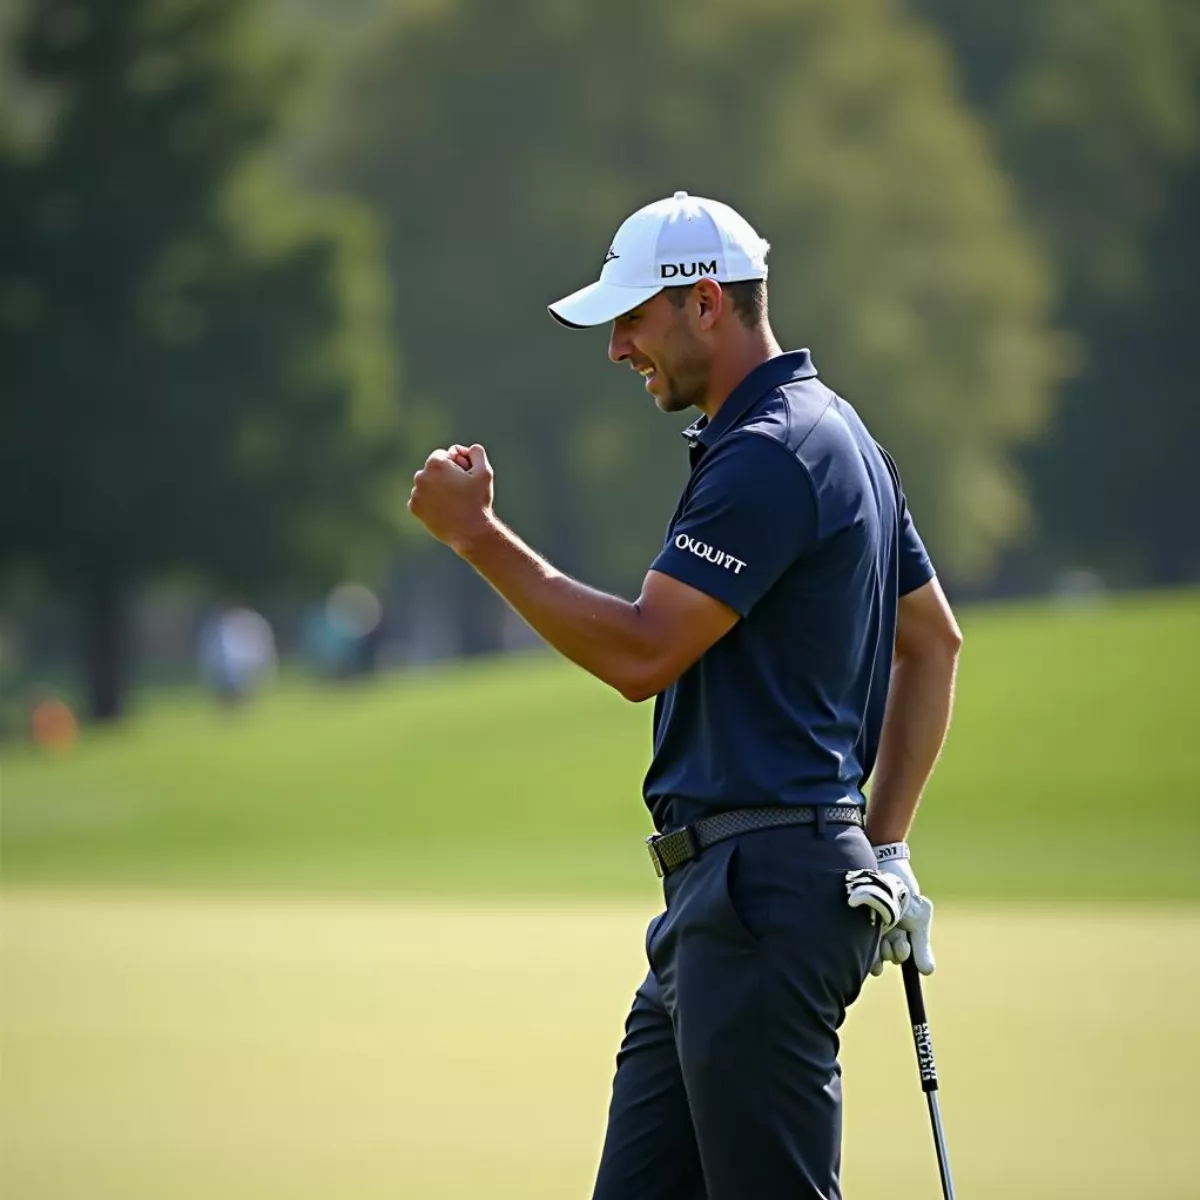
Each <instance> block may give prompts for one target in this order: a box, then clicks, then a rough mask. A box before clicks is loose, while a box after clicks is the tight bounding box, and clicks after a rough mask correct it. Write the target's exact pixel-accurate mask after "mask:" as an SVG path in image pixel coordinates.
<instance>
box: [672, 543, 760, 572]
mask: <svg viewBox="0 0 1200 1200" xmlns="http://www.w3.org/2000/svg"><path fill="white" fill-rule="evenodd" d="M675 545H676V547H677V548H678V549H680V550H687V551H689V552H690V553H691V554H694V555H695V556H696V557H697V558H703V559H704V560H705V561H706V562H710V563H716V565H717V566H718V567H724V568H725V570H726V571H732V572H733V573H734V574H735V575H740V574H741V573H742V568H743V567H744V566H745V565H746V564H745V563H744V562H743V561H742V560H741V559H740V558H734V557H733V555H732V554H726V553H725V551H724V550H718V549H717V548H716V546H710V545H709V544H708V543H707V542H698V541H697V540H696V539H695V538H694V537H688V535H687V534H686V533H681V534H679V535H678V536H677V537H676V538H675Z"/></svg>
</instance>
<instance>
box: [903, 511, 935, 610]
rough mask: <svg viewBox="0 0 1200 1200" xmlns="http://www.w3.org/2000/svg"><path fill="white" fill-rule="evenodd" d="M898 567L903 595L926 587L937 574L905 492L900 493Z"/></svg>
mask: <svg viewBox="0 0 1200 1200" xmlns="http://www.w3.org/2000/svg"><path fill="white" fill-rule="evenodd" d="M897 568H898V569H897V582H898V584H899V586H898V588H897V591H898V592H899V593H900V595H901V596H907V595H908V593H909V592H915V591H916V590H917V588H919V587H924V586H925V584H927V583H928V582H929V581H930V580H931V579H932V578H933V576H934V574H935V572H934V569H933V563H932V562H931V561H930V558H929V552H928V551H927V550H926V549H925V543H924V542H922V541H921V535H920V534H919V533H918V532H917V527H916V525H914V524H913V519H912V514H911V513H910V512H909V511H908V503H907V502H906V501H905V499H904V493H903V492H901V493H900V561H899V563H898V564H897Z"/></svg>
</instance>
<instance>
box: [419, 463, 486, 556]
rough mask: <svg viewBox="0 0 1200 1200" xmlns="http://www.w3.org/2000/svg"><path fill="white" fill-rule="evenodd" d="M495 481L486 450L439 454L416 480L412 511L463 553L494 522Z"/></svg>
mask: <svg viewBox="0 0 1200 1200" xmlns="http://www.w3.org/2000/svg"><path fill="white" fill-rule="evenodd" d="M492 479H493V476H492V465H491V463H489V462H488V457H487V453H486V451H485V450H484V448H483V447H482V446H478V445H476V446H469V447H468V446H451V447H450V448H449V449H448V450H435V451H434V452H433V453H432V454H431V455H430V456H429V457H428V458H427V459H426V460H425V465H424V466H423V467H422V468H421V469H420V470H419V471H418V472H417V473H416V475H414V476H413V489H412V493H411V495H410V496H409V498H408V511H409V512H410V513H412V515H413V516H414V517H416V518H417V520H418V521H420V522H421V523H422V524H423V525H424V526H425V528H426V529H428V530H429V532H430V533H431V534H433V536H434V537H435V538H437V539H438V541H440V542H445V543H446V545H448V546H450V547H451V549H454V550H459V549H460V548H461V547H463V546H465V545H467V544H468V543H469V542H470V541H471V539H472V538H474V537H476V536H477V535H478V534H480V533H481V532H483V531H484V530H485V529H486V528H487V527H488V525H489V523H490V521H491V519H492Z"/></svg>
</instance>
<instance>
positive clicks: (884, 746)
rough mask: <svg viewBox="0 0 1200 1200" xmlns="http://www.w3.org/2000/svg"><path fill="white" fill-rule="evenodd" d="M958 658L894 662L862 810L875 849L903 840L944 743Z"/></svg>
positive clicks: (948, 654) (951, 655) (940, 656)
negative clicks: (873, 768)
mask: <svg viewBox="0 0 1200 1200" xmlns="http://www.w3.org/2000/svg"><path fill="white" fill-rule="evenodd" d="M957 663H958V658H957V653H956V652H954V651H953V650H947V651H945V652H944V653H939V654H930V655H925V656H921V657H911V658H898V659H897V660H896V663H895V665H894V666H893V668H892V679H891V688H890V690H889V692H888V702H887V709H886V711H885V713H884V720H883V734H882V736H881V738H880V742H879V753H878V755H877V757H876V763H875V773H874V780H873V782H872V784H871V797H870V802H869V804H868V805H867V836H868V837H869V838H870V839H871V842H872V843H873V844H874V845H877V846H878V845H882V844H883V843H885V842H899V841H903V840H904V839H905V838H906V837H907V836H908V831H909V829H910V828H911V826H912V822H913V817H914V816H915V815H916V811H917V805H918V803H919V802H920V799H921V792H922V791H923V790H924V788H925V785H926V783H927V782H928V781H929V777H930V775H932V774H933V768H934V765H935V764H936V762H937V759H938V755H939V754H940V753H941V749H942V744H943V743H944V742H945V740H946V731H947V730H948V729H949V727H950V713H951V709H952V707H953V696H954V676H955V671H956V668H957Z"/></svg>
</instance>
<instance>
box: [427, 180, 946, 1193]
mask: <svg viewBox="0 0 1200 1200" xmlns="http://www.w3.org/2000/svg"><path fill="white" fill-rule="evenodd" d="M767 249H768V246H767V243H766V242H765V241H763V239H762V238H760V237H759V236H758V235H757V234H756V233H755V231H754V230H753V229H752V228H751V226H750V225H749V224H748V223H747V222H746V221H745V220H744V219H743V218H742V217H741V216H739V215H738V214H737V213H736V212H734V211H733V209H731V208H729V207H728V206H726V205H724V204H720V203H717V202H716V201H713V200H705V199H700V198H697V197H692V196H689V195H688V194H687V193H686V192H676V193H675V195H674V196H673V197H672V198H671V199H668V200H660V201H658V202H656V203H653V204H650V205H648V206H647V207H645V208H643V209H640V210H639V211H638V212H636V213H634V214H633V215H632V216H631V217H629V218H628V220H626V221H625V223H624V224H623V225H622V226H621V227H620V229H619V230H618V231H617V234H616V236H615V238H614V240H613V243H612V246H611V247H610V249H609V250H608V253H607V256H606V257H605V259H604V265H603V268H602V270H601V272H600V278H599V281H598V282H596V283H593V284H591V285H590V286H587V287H584V288H582V289H581V290H579V291H577V292H574V293H572V294H571V295H569V296H567V297H566V298H565V299H563V300H560V301H558V302H557V303H555V304H552V305H550V312H551V313H552V314H553V316H554V317H556V318H557V319H558V320H559V321H560V322H562V323H563V324H564V325H568V326H571V327H582V326H592V325H601V324H610V325H611V333H610V337H609V346H608V354H609V358H610V359H612V361H613V362H615V363H622V362H624V363H628V364H629V366H630V367H631V368H632V369H633V370H634V371H635V372H637V373H638V374H639V375H640V376H642V378H643V380H644V383H645V388H646V390H647V391H648V392H649V393H650V395H651V396H652V397H653V398H654V401H655V403H656V404H657V405H658V407H659V408H660V409H662V411H663V412H668V413H675V412H682V411H684V410H687V409H690V408H696V409H698V410H699V413H700V415H699V419H698V420H696V422H695V423H694V424H693V425H691V426H690V428H688V429H687V430H685V432H684V437H685V439H686V442H687V452H688V456H689V459H690V463H691V473H690V477H689V478H688V481H687V485H686V486H685V488H684V490H683V495H682V496H681V497H680V500H679V504H678V507H677V508H676V510H675V513H674V515H673V516H672V517H671V520H670V524H669V525H668V527H667V532H666V537H665V539H664V541H663V545H662V549H661V550H660V551H659V553H658V556H657V557H656V558H655V559H654V561H653V563H652V564H651V566H650V570H649V573H648V574H647V575H646V579H645V582H644V584H643V585H642V592H641V595H640V596H639V597H638V598H637V600H636V601H635V602H633V603H630V602H629V601H626V600H623V599H619V598H618V597H616V596H610V595H606V594H604V593H602V592H599V591H595V590H593V589H592V588H589V587H587V586H586V585H584V584H582V583H579V582H577V581H576V580H574V579H571V578H568V577H567V576H565V575H563V574H561V573H560V572H559V571H557V570H555V568H554V567H553V566H552V565H551V564H550V563H548V562H546V561H545V559H543V558H541V557H539V556H538V555H537V554H536V553H535V552H534V551H533V550H532V549H530V548H529V547H528V546H527V545H525V543H524V542H522V541H521V540H520V539H519V538H518V537H517V536H516V534H515V533H513V532H512V531H511V530H509V529H508V528H507V527H506V526H505V525H503V524H502V523H501V521H500V520H499V518H498V517H497V516H496V514H495V512H494V511H493V508H492V494H493V477H492V469H491V466H490V465H489V463H488V458H487V455H486V453H485V452H484V448H483V447H482V446H479V445H473V446H469V447H467V446H451V447H448V448H447V449H445V450H437V451H435V452H434V453H433V454H431V455H430V456H429V458H428V460H427V461H426V463H425V466H424V467H423V468H422V469H421V470H420V471H418V472H417V475H416V478H415V484H414V487H413V490H412V496H411V498H410V500H409V508H410V510H411V511H412V513H413V514H414V515H415V516H416V517H417V518H418V519H419V520H421V521H422V522H423V523H424V524H425V526H426V527H427V528H428V530H429V532H430V533H431V534H433V536H434V537H436V538H439V539H440V540H441V541H443V542H446V543H447V544H448V545H449V546H451V547H452V548H453V549H454V550H455V551H456V552H457V553H458V554H459V555H461V556H462V557H463V558H464V559H465V560H466V561H467V562H469V563H470V564H471V565H472V566H473V567H474V568H475V569H476V570H477V571H478V572H479V573H480V574H481V575H482V576H483V577H484V578H485V579H487V580H488V581H489V582H490V583H491V584H492V586H493V587H494V588H495V589H496V590H497V591H498V592H499V593H500V595H501V596H503V597H504V599H505V600H506V601H507V602H508V603H509V604H510V605H511V606H512V607H513V608H514V609H515V610H516V611H517V612H518V613H519V614H520V615H521V616H522V617H523V618H524V619H525V620H526V621H527V622H528V623H529V624H530V625H531V626H532V627H533V629H534V630H536V631H537V633H539V634H540V635H541V636H542V637H543V638H544V639H545V640H546V641H547V642H549V643H550V645H551V646H553V647H554V648H555V649H556V650H558V651H559V652H560V653H562V654H564V655H566V657H567V658H569V659H571V660H572V661H573V662H576V663H578V664H579V666H581V667H583V668H584V670H586V671H589V672H591V674H593V675H595V676H596V677H598V678H599V679H602V680H603V681H604V682H605V683H607V684H610V685H611V686H612V687H614V688H616V689H617V690H618V691H619V692H620V693H621V694H622V695H623V696H625V697H626V698H627V699H629V700H634V701H641V700H646V699H649V698H651V697H653V698H654V754H653V759H652V761H651V763H650V767H649V770H648V772H647V774H646V778H645V784H644V796H645V801H646V804H647V806H648V808H649V810H650V815H651V818H652V820H653V824H654V828H655V830H656V831H657V832H656V833H655V834H654V836H653V837H651V838H650V839H649V848H650V857H651V861H652V865H653V867H654V869H655V870H656V871H657V873H658V874H659V875H660V876H661V877H662V879H663V890H664V897H665V910H664V912H663V913H662V914H661V915H659V916H658V917H656V918H655V919H654V920H653V921H652V922H651V924H650V927H649V929H648V930H647V934H646V956H647V959H648V961H649V968H650V969H649V973H648V974H647V976H646V978H645V981H644V982H643V983H642V985H641V986H640V988H638V990H637V993H636V996H635V998H634V1001H633V1007H632V1011H631V1012H630V1014H629V1019H628V1022H627V1024H626V1028H625V1037H624V1041H623V1042H622V1045H621V1049H620V1052H619V1054H618V1056H617V1069H616V1078H615V1080H614V1083H613V1094H612V1102H611V1107H610V1111H609V1118H608V1130H607V1135H606V1138H605V1143H604V1149H603V1153H602V1156H601V1161H600V1166H599V1172H598V1178H597V1181H596V1187H595V1193H594V1196H595V1197H596V1198H597V1200H702V1198H704V1197H707V1200H775V1198H778V1200H784V1198H785V1197H786V1200H800V1198H802V1197H813V1198H816V1197H821V1198H823V1200H834V1198H836V1197H840V1196H841V1190H840V1184H839V1169H840V1144H841V1107H842V1097H841V1078H840V1069H839V1066H838V1028H839V1026H840V1025H841V1023H842V1020H843V1018H844V1016H845V1013H846V1009H847V1006H848V1005H850V1004H851V1003H852V1002H853V1001H854V1000H855V998H856V997H857V996H858V994H859V991H860V990H861V988H862V985H863V982H864V980H865V978H866V976H867V974H868V973H869V972H871V971H875V972H878V971H880V970H882V969H883V963H884V961H885V960H887V961H893V962H899V961H902V960H904V959H905V958H907V956H908V954H909V953H912V954H913V956H914V958H915V961H916V964H917V966H918V967H919V968H920V969H921V971H922V972H924V973H926V974H928V973H929V972H931V971H932V970H933V966H934V962H933V956H932V953H931V951H930V946H929V921H930V916H931V913H932V905H931V904H930V902H929V901H928V900H927V899H926V898H925V897H924V896H922V895H921V893H920V888H919V886H918V884H917V881H916V878H915V876H914V875H913V872H912V870H911V868H910V865H909V862H908V847H907V845H906V842H905V839H906V837H907V835H908V831H909V827H910V825H911V823H912V820H913V816H914V813H915V811H916V808H917V802H918V799H919V797H920V795H921V791H922V789H923V787H924V786H925V783H926V781H927V779H928V778H929V775H930V772H931V771H932V769H933V766H934V763H935V761H936V759H937V756H938V754H939V752H940V749H941V746H942V742H943V739H944V737H945V734H946V730H947V727H948V724H949V720H950V709H951V697H952V692H953V682H954V673H955V666H956V662H957V658H958V652H959V646H960V644H961V635H960V633H959V630H958V626H957V625H956V623H955V620H954V617H953V615H952V614H951V611H950V608H949V606H948V604H947V602H946V599H945V596H944V595H943V593H942V590H941V588H940V586H939V584H938V581H937V579H936V578H935V576H934V571H933V567H932V566H931V564H930V561H929V557H928V555H927V554H926V552H925V548H924V546H923V545H922V543H921V540H920V538H919V537H918V535H917V532H916V529H915V528H914V526H913V521H912V518H911V516H910V514H909V513H908V510H907V507H906V504H905V498H904V493H903V491H902V489H901V485H900V478H899V475H898V474H897V471H896V467H895V465H894V463H893V462H892V460H891V459H890V458H889V457H888V455H887V454H886V453H885V452H884V451H883V450H882V449H881V448H880V447H879V446H878V445H877V444H876V443H875V441H874V440H873V439H872V437H871V435H870V434H869V433H868V431H867V429H866V427H865V426H864V425H863V422H862V421H861V420H860V419H859V417H858V415H857V413H855V411H854V409H853V408H851V406H850V405H849V404H847V403H846V401H845V400H843V399H842V398H841V397H840V396H838V395H837V394H836V393H835V392H833V391H831V390H830V389H829V388H828V387H826V386H825V384H823V383H822V382H821V381H820V379H819V378H818V376H817V369H816V367H815V366H814V364H813V360H812V358H811V357H810V356H809V353H808V351H807V350H797V351H793V352H790V353H784V352H783V351H782V350H781V349H780V347H779V343H778V342H777V341H776V340H775V336H774V334H773V333H772V331H771V328H770V326H769V324H768V321H767V290H766V278H767V263H766V255H767ZM869 776H870V777H871V778H872V787H871V795H870V804H869V805H868V804H867V801H866V798H865V796H864V792H863V785H864V783H865V782H866V780H867V778H868V777H869ZM884 900H887V901H888V902H889V903H891V904H892V905H893V911H892V913H891V917H890V918H889V917H888V916H887V915H886V910H887V907H888V904H887V903H884V902H883V901H884ZM877 914H879V915H882V916H883V919H882V920H877V919H876V916H877ZM876 1086H877V1085H876Z"/></svg>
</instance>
